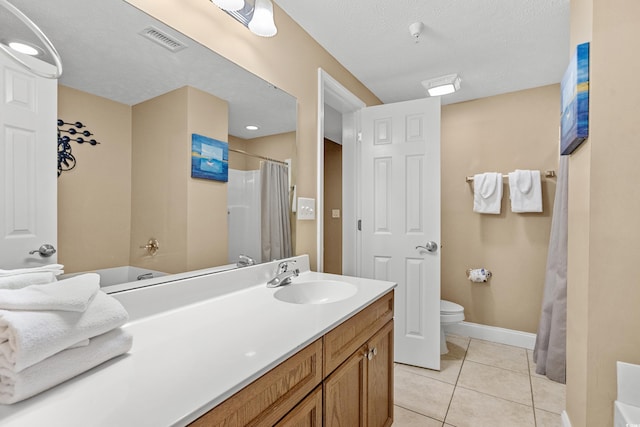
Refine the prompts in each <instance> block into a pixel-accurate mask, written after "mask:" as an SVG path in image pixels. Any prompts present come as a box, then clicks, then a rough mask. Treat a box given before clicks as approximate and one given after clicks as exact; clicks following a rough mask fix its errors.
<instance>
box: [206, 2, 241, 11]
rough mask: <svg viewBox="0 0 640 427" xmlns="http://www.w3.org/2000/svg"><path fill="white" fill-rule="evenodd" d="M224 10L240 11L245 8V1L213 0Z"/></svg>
mask: <svg viewBox="0 0 640 427" xmlns="http://www.w3.org/2000/svg"><path fill="white" fill-rule="evenodd" d="M211 3H213V4H215V5H216V6H218V7H219V8H220V9H222V10H240V9H242V8H243V7H244V0H211Z"/></svg>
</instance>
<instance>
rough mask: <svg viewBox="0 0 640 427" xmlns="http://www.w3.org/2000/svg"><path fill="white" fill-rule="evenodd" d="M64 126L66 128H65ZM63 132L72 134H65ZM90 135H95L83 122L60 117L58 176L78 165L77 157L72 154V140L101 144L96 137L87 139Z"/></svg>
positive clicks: (80, 142)
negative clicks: (70, 121)
mask: <svg viewBox="0 0 640 427" xmlns="http://www.w3.org/2000/svg"><path fill="white" fill-rule="evenodd" d="M63 127H66V128H65V129H63ZM63 133H66V134H69V135H71V136H69V135H63ZM76 135H77V136H76ZM90 136H93V134H92V133H91V132H90V131H89V130H88V129H86V126H85V125H84V124H82V122H75V123H67V122H65V121H64V120H62V119H58V176H60V174H61V173H62V172H64V171H70V170H71V169H73V168H74V167H75V166H76V158H75V157H74V155H73V154H71V141H75V142H77V143H78V144H84V143H85V142H86V143H88V144H91V145H96V144H100V143H99V142H98V141H96V140H95V139H86V138H89V137H90Z"/></svg>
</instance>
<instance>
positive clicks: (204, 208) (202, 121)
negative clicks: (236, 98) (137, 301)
mask: <svg viewBox="0 0 640 427" xmlns="http://www.w3.org/2000/svg"><path fill="white" fill-rule="evenodd" d="M187 92H188V100H187V112H188V114H187V135H186V144H185V147H184V156H186V158H187V161H188V169H189V172H188V173H187V175H185V176H186V177H187V192H188V201H189V202H188V206H187V268H186V270H197V269H199V268H205V267H211V266H216V265H222V264H227V263H228V260H229V255H228V250H227V248H228V227H227V183H226V182H220V181H212V180H208V179H196V178H190V176H191V171H190V170H191V134H193V133H197V134H199V135H204V136H207V137H209V138H214V139H217V140H219V141H225V142H227V139H228V135H229V108H228V105H227V102H226V101H224V100H222V99H220V98H217V97H215V96H213V95H210V94H208V93H205V92H202V91H200V90H198V89H194V88H191V87H189V88H187ZM212 117H215V118H216V120H212V119H211V118H212Z"/></svg>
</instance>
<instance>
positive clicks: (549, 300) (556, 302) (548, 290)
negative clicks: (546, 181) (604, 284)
mask: <svg viewBox="0 0 640 427" xmlns="http://www.w3.org/2000/svg"><path fill="white" fill-rule="evenodd" d="M568 167H569V159H568V157H567V156H561V157H560V167H559V172H558V179H557V183H556V196H555V199H554V203H553V217H552V219H551V234H550V236H549V253H548V255H547V272H546V275H545V284H544V297H543V300H542V314H541V316H540V323H539V325H538V334H537V337H536V344H535V347H534V350H533V360H534V362H535V363H536V373H538V374H540V375H546V376H547V377H548V378H549V379H551V380H553V381H557V382H560V383H565V382H566V336H567V234H568V230H567V217H568V215H567V211H568V189H569V183H568V178H569V171H568Z"/></svg>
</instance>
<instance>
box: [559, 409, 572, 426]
mask: <svg viewBox="0 0 640 427" xmlns="http://www.w3.org/2000/svg"><path fill="white" fill-rule="evenodd" d="M560 418H562V427H571V421H569V415H568V414H567V411H562V414H560Z"/></svg>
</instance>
